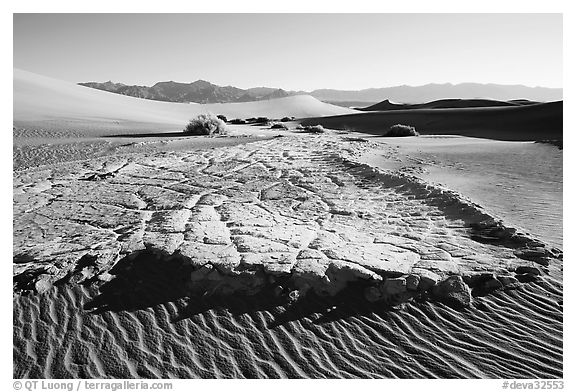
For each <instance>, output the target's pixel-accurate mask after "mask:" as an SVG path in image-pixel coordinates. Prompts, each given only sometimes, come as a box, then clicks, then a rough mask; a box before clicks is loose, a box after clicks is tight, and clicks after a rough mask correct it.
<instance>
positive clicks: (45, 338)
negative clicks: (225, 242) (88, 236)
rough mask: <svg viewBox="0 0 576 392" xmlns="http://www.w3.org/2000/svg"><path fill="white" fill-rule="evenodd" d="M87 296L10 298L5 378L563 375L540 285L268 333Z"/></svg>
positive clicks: (239, 323) (223, 317)
mask: <svg viewBox="0 0 576 392" xmlns="http://www.w3.org/2000/svg"><path fill="white" fill-rule="evenodd" d="M168 285H169V282H166V283H165V286H168ZM96 294H97V289H95V288H88V287H82V286H74V287H71V286H63V287H59V288H57V289H54V290H52V291H50V292H49V293H46V294H45V295H41V296H37V295H36V296H35V295H30V296H15V297H14V377H15V378H77V377H83V378H91V377H97V378H108V377H117V378H130V377H136V378H156V377H161V378H169V377H176V378H196V377H203V378H213V377H226V378H244V377H247V378H260V377H266V378H276V377H291V378H301V377H305V378H317V377H330V378H334V377H346V378H355V377H359V378H372V377H375V378H379V377H386V378H396V377H400V378H421V377H424V378H438V377H439V378H479V377H481V378H561V377H562V376H563V374H562V309H563V306H562V286H561V285H560V284H558V283H555V282H554V281H551V280H549V279H546V280H544V281H542V282H539V283H530V284H527V285H525V286H524V287H523V288H521V289H518V290H516V291H509V292H499V293H496V294H492V295H490V296H488V297H483V298H476V299H475V300H474V304H473V306H472V307H471V308H470V309H468V310H466V311H455V310H453V309H451V308H449V307H446V306H444V305H441V304H432V303H421V304H418V303H416V304H409V305H406V306H405V307H404V308H403V309H402V310H395V311H387V310H377V309H374V308H364V307H363V306H358V307H357V306H350V305H348V306H344V307H338V306H337V305H336V309H334V310H331V311H328V310H330V309H332V306H333V305H332V304H330V303H328V304H324V303H322V302H320V301H318V303H314V304H310V306H309V307H310V308H311V309H310V311H311V312H313V313H311V314H308V315H306V316H305V317H302V318H298V319H296V320H292V321H286V322H284V323H281V324H280V325H277V326H273V327H271V325H273V324H274V321H275V320H276V318H277V316H278V315H279V314H280V313H281V312H282V310H283V309H282V308H281V307H277V308H276V307H274V308H272V309H269V310H265V311H263V310H259V311H254V310H251V307H250V305H249V304H242V303H239V304H237V307H236V309H234V310H233V311H230V310H227V309H212V310H207V311H205V312H202V313H200V314H196V315H192V316H190V317H189V318H186V319H184V320H180V321H176V322H175V321H174V320H175V319H176V318H178V315H179V310H180V309H182V308H183V307H185V304H184V303H183V302H182V301H176V302H169V303H166V304H161V305H156V306H152V307H150V308H147V309H144V310H137V311H120V312H104V313H101V314H90V313H87V312H86V311H84V310H83V309H84V306H85V304H86V303H87V302H89V301H90V300H91V298H93V297H94V296H95V295H96ZM326 307H327V308H328V309H326ZM304 313H306V312H304Z"/></svg>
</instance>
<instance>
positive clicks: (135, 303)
mask: <svg viewBox="0 0 576 392" xmlns="http://www.w3.org/2000/svg"><path fill="white" fill-rule="evenodd" d="M184 261H185V260H184V258H183V257H180V256H173V255H167V254H165V255H160V256H159V255H158V254H157V253H152V252H149V251H141V252H137V253H134V254H131V255H128V256H126V257H125V258H123V259H122V260H120V261H119V262H118V263H117V264H116V265H115V266H114V267H113V268H112V269H111V270H110V271H109V273H110V274H111V275H113V276H114V277H113V278H112V279H111V280H110V281H108V282H105V283H102V284H101V285H100V286H99V288H98V289H99V292H100V293H99V294H98V295H97V296H96V297H95V298H93V299H92V300H91V301H89V302H88V303H86V304H85V306H84V309H85V310H87V311H89V312H90V313H91V314H100V313H103V312H107V311H113V312H118V311H135V310H141V309H146V308H150V307H153V306H156V305H160V304H165V303H170V302H171V303H174V304H175V305H176V306H177V308H178V315H177V316H176V317H174V318H173V319H172V322H179V321H182V320H185V319H191V320H194V318H195V316H197V315H200V314H202V313H204V312H207V311H210V310H226V311H228V312H230V313H231V314H233V315H241V314H250V313H254V312H257V311H269V312H270V313H271V314H272V315H273V317H274V320H273V321H272V322H270V323H269V324H268V326H267V327H268V328H275V327H277V326H280V325H282V324H285V323H288V322H291V321H296V320H300V319H303V318H309V319H311V320H313V321H312V322H313V323H315V324H323V323H329V322H332V321H336V320H340V319H346V318H349V317H352V316H358V315H365V314H371V313H377V314H380V315H381V316H382V317H384V318H387V316H386V313H387V312H389V311H391V310H394V307H393V306H390V305H387V304H383V303H376V304H371V303H368V302H367V301H366V300H365V298H364V294H363V293H364V288H365V287H366V285H365V283H364V284H363V283H362V282H358V283H354V284H351V285H349V286H348V287H347V288H346V289H344V290H342V291H341V292H339V293H338V294H337V295H336V296H333V297H319V296H317V295H316V294H314V293H309V294H307V295H306V297H305V299H304V300H297V301H293V300H291V299H290V298H289V295H288V291H289V290H284V291H282V292H279V290H278V287H288V284H289V282H288V280H287V279H285V280H284V281H282V280H277V281H275V282H274V284H269V285H266V286H264V287H262V288H261V289H260V290H259V291H258V292H257V293H256V294H253V295H242V294H238V293H234V294H231V295H218V294H212V295H207V294H206V293H203V295H202V294H201V295H192V296H191V295H190V290H189V287H188V286H187V281H188V277H189V275H190V267H189V266H187V265H185V263H184ZM95 282H96V280H92V281H91V283H92V284H95Z"/></svg>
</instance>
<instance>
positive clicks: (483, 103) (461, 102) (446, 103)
mask: <svg viewBox="0 0 576 392" xmlns="http://www.w3.org/2000/svg"><path fill="white" fill-rule="evenodd" d="M536 103H537V102H531V101H526V100H514V101H495V100H492V99H439V100H437V101H432V102H426V103H417V104H404V103H393V102H390V101H389V100H385V101H382V102H379V103H377V104H374V105H371V106H368V107H365V108H358V109H357V110H361V111H364V112H371V111H385V110H408V109H456V108H480V107H499V106H522V105H531V104H536Z"/></svg>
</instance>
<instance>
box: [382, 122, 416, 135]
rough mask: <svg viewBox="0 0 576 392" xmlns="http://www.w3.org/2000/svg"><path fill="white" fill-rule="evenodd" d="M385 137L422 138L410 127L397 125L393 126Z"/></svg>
mask: <svg viewBox="0 0 576 392" xmlns="http://www.w3.org/2000/svg"><path fill="white" fill-rule="evenodd" d="M384 136H420V134H419V133H418V132H417V131H416V128H414V127H411V126H410V125H403V124H396V125H392V126H391V127H390V128H389V129H388V132H386V134H385V135H384Z"/></svg>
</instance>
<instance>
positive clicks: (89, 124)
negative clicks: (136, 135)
mask: <svg viewBox="0 0 576 392" xmlns="http://www.w3.org/2000/svg"><path fill="white" fill-rule="evenodd" d="M206 112H212V113H215V114H224V115H225V116H227V117H229V118H233V117H240V118H246V117H255V116H266V117H271V118H278V117H284V116H294V117H298V118H302V117H317V116H329V115H340V114H348V113H353V112H354V110H351V109H347V108H342V107H339V106H334V105H330V104H327V103H324V102H320V101H318V100H317V99H316V98H313V97H311V96H307V95H300V96H293V97H287V98H279V99H274V100H268V101H258V102H245V103H230V104H206V105H201V104H194V103H192V104H185V103H170V102H160V101H151V100H145V99H140V98H134V97H128V96H123V95H118V94H113V93H109V92H105V91H100V90H95V89H91V88H88V87H83V86H78V85H76V84H73V83H68V82H64V81H60V80H56V79H52V78H48V77H45V76H41V75H37V74H34V73H31V72H27V71H23V70H19V69H14V125H16V126H22V127H38V128H51V129H75V130H82V131H85V132H86V131H95V133H106V131H111V132H118V131H122V130H130V131H143V130H151V131H152V130H153V131H155V132H158V131H162V130H175V129H181V128H183V126H184V125H185V124H186V122H187V121H188V120H189V119H190V118H191V117H193V116H195V115H197V114H199V113H206Z"/></svg>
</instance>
